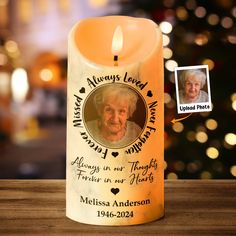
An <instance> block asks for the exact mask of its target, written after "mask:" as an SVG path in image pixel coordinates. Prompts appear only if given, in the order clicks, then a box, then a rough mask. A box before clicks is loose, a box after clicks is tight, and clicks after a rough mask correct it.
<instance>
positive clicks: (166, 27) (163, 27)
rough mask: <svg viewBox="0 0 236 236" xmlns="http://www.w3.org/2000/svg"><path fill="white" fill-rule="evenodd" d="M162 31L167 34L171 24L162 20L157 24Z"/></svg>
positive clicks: (170, 29)
mask: <svg viewBox="0 0 236 236" xmlns="http://www.w3.org/2000/svg"><path fill="white" fill-rule="evenodd" d="M159 27H160V29H161V31H162V33H164V34H169V33H170V32H171V31H172V25H171V23H169V22H168V21H163V22H161V23H160V25H159Z"/></svg>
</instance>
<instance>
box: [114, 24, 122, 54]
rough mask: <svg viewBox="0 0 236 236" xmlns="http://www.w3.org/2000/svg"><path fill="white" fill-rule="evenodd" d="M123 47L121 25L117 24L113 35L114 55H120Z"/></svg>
mask: <svg viewBox="0 0 236 236" xmlns="http://www.w3.org/2000/svg"><path fill="white" fill-rule="evenodd" d="M122 48H123V33H122V29H121V26H117V27H116V29H115V32H114V35H113V39H112V45H111V51H112V54H113V55H114V56H118V55H119V53H120V52H121V50H122Z"/></svg>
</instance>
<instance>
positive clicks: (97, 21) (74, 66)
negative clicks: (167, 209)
mask: <svg viewBox="0 0 236 236" xmlns="http://www.w3.org/2000/svg"><path fill="white" fill-rule="evenodd" d="M117 27H118V28H117ZM114 32H116V33H115V34H114ZM114 40H116V41H117V44H116V42H115V41H114ZM120 40H122V42H121V41H120ZM112 45H116V46H117V45H118V46H119V47H116V46H115V47H116V48H112ZM114 53H115V54H117V55H114ZM114 57H116V59H118V60H117V61H116V62H114ZM163 83H164V81H163V56H162V35H161V32H160V30H159V28H158V26H157V25H156V24H155V23H154V22H152V21H151V20H148V19H143V18H133V17H127V16H106V17H96V18H89V19H85V20H82V21H80V22H78V23H77V24H76V25H75V26H74V27H73V28H72V30H71V32H70V34H69V40H68V88H67V98H68V99H67V165H66V168H67V170H66V173H67V174H66V215H67V217H69V218H70V219H72V220H75V221H78V222H81V223H87V224H96V225H134V224H142V223H147V222H151V221H154V220H157V219H159V218H161V217H162V216H163V215H164V102H163V97H164V91H163V87H164V86H163Z"/></svg>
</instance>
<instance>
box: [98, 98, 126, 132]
mask: <svg viewBox="0 0 236 236" xmlns="http://www.w3.org/2000/svg"><path fill="white" fill-rule="evenodd" d="M128 118H129V102H128V101H127V100H121V99H117V97H114V96H110V97H108V98H107V99H106V101H105V103H104V106H103V110H102V115H101V122H102V129H103V131H105V132H106V133H108V134H109V133H110V134H113V135H121V134H122V133H123V132H125V127H126V120H127V119H128Z"/></svg>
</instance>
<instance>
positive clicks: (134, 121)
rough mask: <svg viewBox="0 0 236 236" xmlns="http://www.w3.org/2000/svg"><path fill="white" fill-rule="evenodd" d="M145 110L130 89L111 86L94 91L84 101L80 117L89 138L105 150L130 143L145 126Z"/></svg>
mask: <svg viewBox="0 0 236 236" xmlns="http://www.w3.org/2000/svg"><path fill="white" fill-rule="evenodd" d="M146 115H147V107H146V103H145V102H144V99H143V97H142V95H141V94H140V93H139V92H137V91H136V90H134V88H132V87H131V86H128V85H124V84H120V83H112V84H106V85H102V86H100V87H98V88H97V89H95V90H93V91H92V92H91V93H90V94H89V95H88V97H87V99H86V100H85V105H84V109H83V116H84V121H85V127H86V129H87V131H88V133H89V134H90V135H91V137H92V138H93V139H94V140H95V141H96V142H97V143H99V144H101V145H103V146H105V147H107V148H123V147H126V146H128V145H130V144H131V143H133V142H134V141H135V140H136V139H137V138H138V137H139V136H140V134H141V133H142V131H143V129H144V127H145V124H146Z"/></svg>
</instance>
